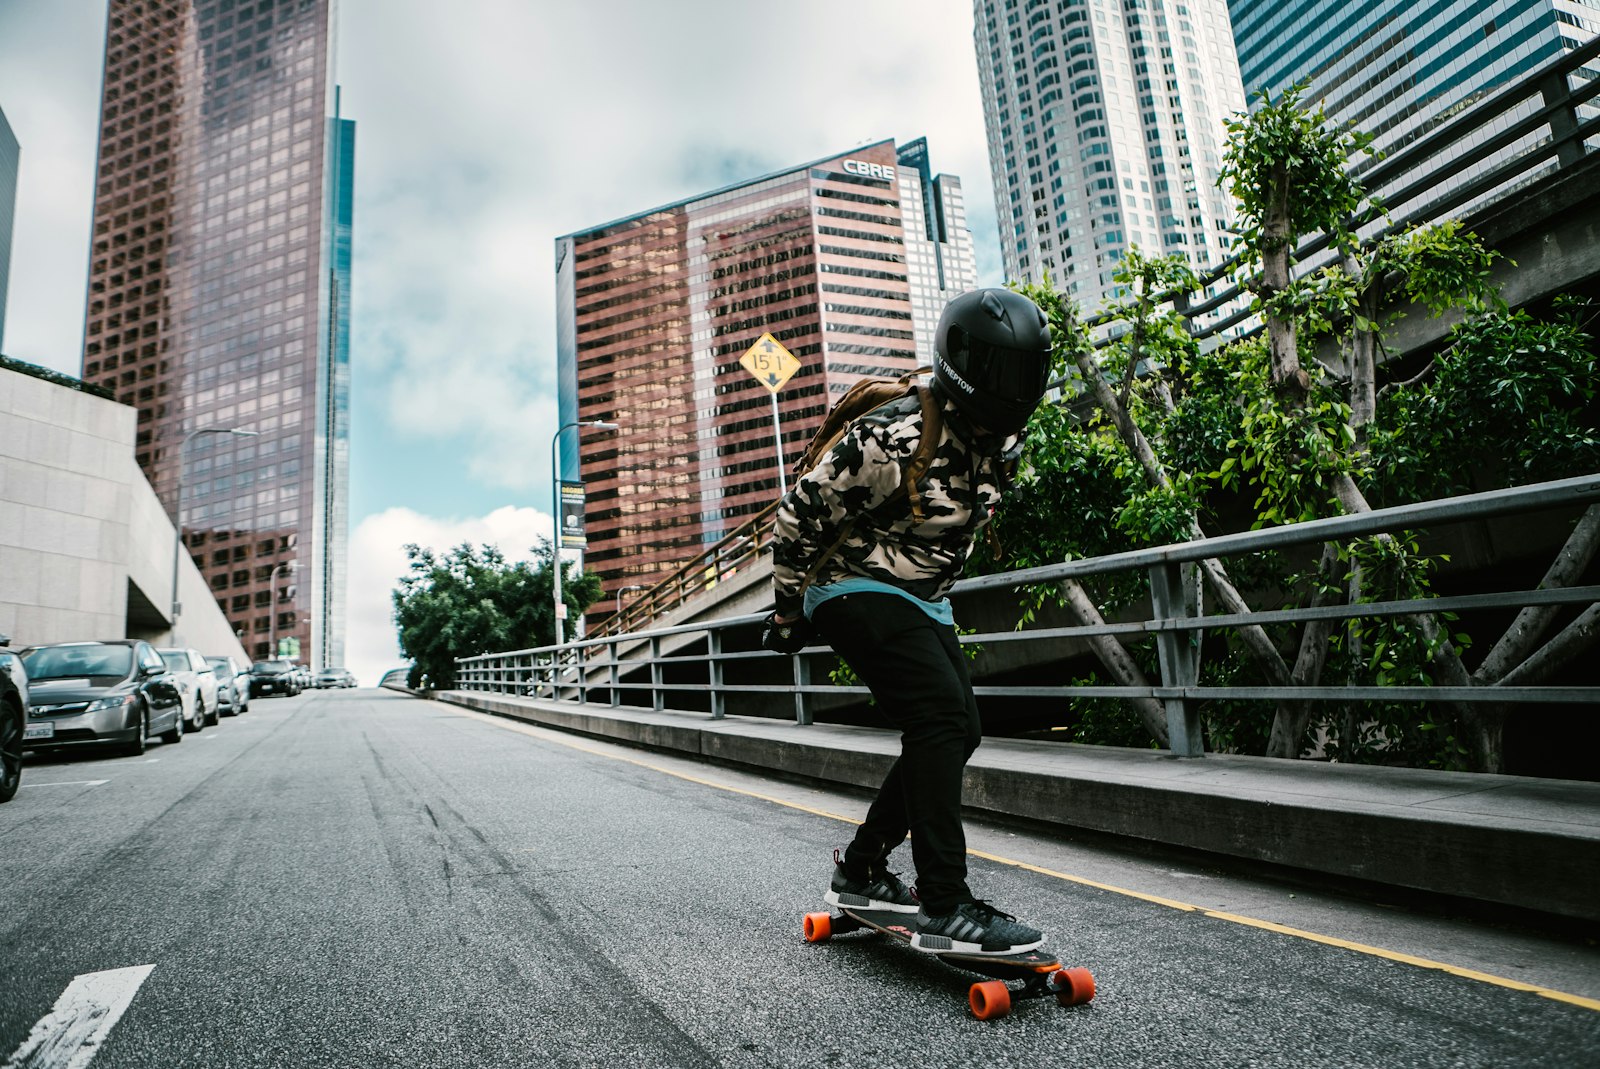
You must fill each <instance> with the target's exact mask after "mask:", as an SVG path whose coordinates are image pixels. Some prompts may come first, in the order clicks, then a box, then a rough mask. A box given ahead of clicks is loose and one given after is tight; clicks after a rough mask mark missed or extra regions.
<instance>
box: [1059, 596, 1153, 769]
mask: <svg viewBox="0 0 1600 1069" xmlns="http://www.w3.org/2000/svg"><path fill="white" fill-rule="evenodd" d="M1061 592H1062V593H1063V594H1064V595H1065V596H1066V601H1067V608H1068V610H1069V611H1070V612H1071V613H1072V615H1073V617H1074V618H1075V619H1076V620H1077V621H1078V623H1079V624H1083V625H1087V626H1089V627H1099V626H1101V625H1102V624H1104V623H1105V622H1106V621H1105V617H1103V616H1101V615H1100V609H1099V608H1098V607H1097V606H1096V605H1095V603H1094V600H1093V599H1092V598H1090V597H1089V594H1088V592H1087V591H1086V590H1084V589H1083V584H1081V583H1079V582H1078V581H1077V580H1076V579H1065V580H1062V583H1061ZM1084 641H1086V642H1088V643H1089V646H1090V648H1092V649H1093V650H1094V652H1095V656H1097V657H1099V658H1100V663H1101V664H1103V665H1105V668H1106V671H1107V672H1110V673H1111V678H1113V679H1115V680H1116V681H1117V684H1118V685H1119V686H1124V687H1148V686H1150V681H1149V680H1148V679H1146V678H1145V674H1144V672H1142V671H1140V669H1139V666H1138V665H1137V664H1136V663H1134V660H1133V657H1132V656H1130V655H1129V653H1128V651H1127V650H1126V649H1125V648H1124V647H1123V645H1122V643H1121V642H1118V641H1117V637H1116V636H1115V635H1095V636H1093V637H1092V638H1088V639H1085V640H1084ZM1129 701H1131V702H1132V703H1133V707H1134V709H1135V711H1137V712H1138V714H1139V720H1140V721H1141V722H1142V723H1143V724H1144V726H1145V730H1147V731H1149V732H1150V735H1151V737H1152V738H1154V739H1155V740H1156V742H1157V743H1159V744H1160V745H1161V746H1163V747H1165V746H1166V745H1167V711H1166V709H1165V708H1164V707H1163V706H1162V704H1161V703H1160V702H1159V701H1157V700H1156V699H1154V698H1130V699H1129Z"/></svg>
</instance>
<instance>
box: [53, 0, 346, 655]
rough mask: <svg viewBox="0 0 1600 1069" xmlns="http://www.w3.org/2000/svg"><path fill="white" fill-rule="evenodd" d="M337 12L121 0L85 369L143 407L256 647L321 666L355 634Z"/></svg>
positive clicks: (172, 492)
mask: <svg viewBox="0 0 1600 1069" xmlns="http://www.w3.org/2000/svg"><path fill="white" fill-rule="evenodd" d="M332 19H333V12H332V0H111V3H110V7H109V11H108V16H107V27H106V51H105V81H104V87H103V90H102V102H101V125H100V153H99V165H98V171H97V178H96V190H95V204H94V234H93V238H92V241H93V246H92V250H91V252H92V255H91V262H90V272H89V293H88V302H87V304H88V306H87V316H86V333H85V344H84V368H83V377H84V378H85V379H86V380H88V381H90V382H94V383H97V384H99V385H101V386H104V387H106V388H107V389H109V390H111V391H112V392H113V394H114V395H115V396H116V397H117V398H118V399H119V400H121V401H123V402H124V403H126V404H130V405H133V406H135V407H136V408H137V409H138V411H139V416H138V430H137V439H136V450H137V456H138V460H139V463H140V466H141V467H142V468H143V469H144V471H145V473H146V475H147V476H148V477H149V479H150V482H151V484H152V485H153V486H154V487H155V489H156V492H157V493H158V494H159V495H160V496H161V497H162V499H163V501H164V502H165V503H166V504H167V505H168V508H169V510H170V511H172V512H173V513H175V514H177V515H178V516H180V518H181V520H180V522H181V527H182V530H183V539H184V542H185V544H186V545H187V547H188V549H189V552H190V553H191V554H192V555H193V557H194V559H195V562H196V563H197V564H198V565H199V566H200V568H201V571H202V573H203V574H204V575H205V576H206V577H207V579H208V581H209V583H210V586H211V589H212V592H213V594H214V595H215V596H216V598H217V601H218V603H219V604H220V605H221V607H222V609H223V611H224V612H225V613H227V615H228V618H229V620H230V621H231V622H232V624H233V625H234V627H235V629H236V630H237V631H239V632H240V633H241V634H242V636H243V642H244V646H245V649H246V650H247V651H249V652H250V654H251V655H252V656H254V657H266V656H269V655H270V653H271V652H272V651H273V640H274V639H276V640H278V641H279V647H280V648H283V647H288V648H289V650H291V651H295V650H297V652H298V657H299V659H300V660H301V661H302V662H304V663H306V664H310V665H313V666H316V665H325V664H330V663H337V662H338V661H339V660H340V659H342V656H343V653H342V650H343V632H344V604H343V597H344V555H345V538H346V526H347V518H346V510H345V495H346V491H347V482H348V475H347V464H348V435H349V424H348V406H349V377H348V371H349V353H348V325H349V307H350V305H349V294H350V282H349V250H350V226H349V224H350V190H351V186H350V180H351V173H352V166H353V150H354V130H353V125H352V124H351V123H349V121H348V120H344V119H340V118H338V117H337V105H336V100H335V90H334V86H333V73H332V65H333V40H332V38H333V25H332ZM209 427H220V428H238V429H244V430H251V431H255V432H257V436H256V437H251V438H245V437H235V436H229V435H200V436H193V432H194V431H196V430H200V429H203V428H209ZM186 439H187V440H188V442H189V444H188V446H187V448H185V447H184V446H183V443H184V442H185V440H186ZM180 484H181V486H182V491H183V494H182V500H181V501H179V500H177V497H178V489H179V486H180ZM157 608H159V609H160V610H161V611H162V612H163V614H164V613H165V607H164V606H158V607H157ZM179 628H180V634H181V621H180V624H179ZM285 640H287V641H285Z"/></svg>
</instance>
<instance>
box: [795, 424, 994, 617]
mask: <svg viewBox="0 0 1600 1069" xmlns="http://www.w3.org/2000/svg"><path fill="white" fill-rule="evenodd" d="M921 439H922V409H921V405H920V404H919V402H918V401H917V398H916V396H915V395H914V394H913V395H911V396H909V397H906V398H903V399H901V400H899V401H893V402H891V403H889V404H887V405H884V406H883V407H882V408H880V409H877V410H876V411H874V412H871V413H868V414H867V415H865V416H862V417H861V418H860V419H858V420H856V422H855V423H854V424H852V425H851V427H850V429H849V430H847V431H846V432H845V435H844V437H843V438H841V439H839V442H838V444H836V445H835V446H834V447H833V449H832V450H830V451H829V452H828V453H827V454H826V455H825V456H824V457H823V458H822V459H821V461H819V462H818V464H817V466H816V467H815V468H813V469H812V470H811V471H810V472H808V473H806V475H805V476H804V477H803V478H801V479H800V480H799V481H797V482H796V483H795V484H794V486H792V487H791V488H790V489H789V493H788V494H787V495H785V496H784V498H783V500H782V502H780V504H779V506H778V515H777V520H776V521H775V523H774V525H773V536H774V544H773V551H772V576H773V587H774V595H775V599H774V600H775V603H776V607H777V610H778V612H780V613H782V614H784V615H792V614H794V613H798V612H799V611H800V608H801V602H802V599H803V593H804V586H805V579H806V576H807V574H808V573H809V572H810V571H811V570H812V569H813V568H814V567H816V565H817V562H818V561H819V560H821V559H822V558H823V556H824V555H825V554H826V553H827V552H828V550H829V548H830V547H832V546H833V545H834V543H835V542H838V541H839V537H840V535H841V533H843V532H844V530H845V527H846V526H847V525H848V524H850V522H851V520H852V519H853V520H854V521H855V523H854V526H853V527H851V528H850V530H849V533H848V535H846V536H845V538H844V540H843V542H841V543H840V544H839V548H838V550H837V552H835V553H834V554H833V556H832V557H830V558H829V559H828V560H827V561H826V562H825V563H823V565H822V567H821V568H820V570H818V572H817V574H816V576H815V577H814V578H813V579H812V582H813V583H815V584H817V585H825V584H828V583H837V582H839V581H840V580H842V579H847V578H852V577H864V578H867V579H876V580H878V581H879V582H883V583H889V584H891V585H893V586H897V587H899V588H901V589H902V590H905V591H907V592H908V593H911V594H914V595H915V596H917V597H919V598H922V599H924V600H926V601H936V600H938V599H939V598H941V597H943V596H944V594H945V592H946V591H948V590H949V589H950V587H951V586H952V585H953V584H954V583H955V581H956V580H957V579H959V578H960V577H961V573H962V571H963V570H964V568H965V565H966V561H967V557H968V556H969V555H970V554H971V552H972V546H973V542H974V540H975V538H976V536H977V534H978V532H979V531H981V530H982V529H983V526H984V525H985V524H987V523H988V522H989V518H990V516H991V514H992V513H993V512H994V509H995V506H996V505H998V504H999V502H1000V494H1001V491H1002V488H1003V486H1004V482H1005V472H1006V471H1007V470H1008V469H1009V468H1010V467H1011V466H1013V465H1014V463H1015V461H1016V458H1017V456H1018V455H1019V454H1020V452H1021V439H1020V438H1016V437H1013V438H1007V439H1005V440H1004V441H999V440H995V439H990V440H989V442H987V443H984V444H987V445H988V446H989V448H988V449H983V448H975V447H973V446H971V445H969V444H968V442H969V441H976V442H980V443H983V439H982V438H980V437H978V436H976V435H974V434H972V433H971V432H970V430H969V429H968V426H967V424H966V422H965V421H964V420H963V419H962V418H961V415H960V413H959V412H957V411H956V409H955V406H954V405H952V404H950V403H949V402H948V401H946V402H945V403H944V426H943V428H942V430H941V433H940V436H939V444H938V446H937V447H936V448H935V449H934V453H933V460H932V462H931V463H930V464H929V465H928V472H927V474H926V475H925V476H924V477H923V479H922V481H921V484H920V486H919V489H920V490H921V492H922V512H923V520H922V522H921V523H916V522H915V520H914V518H913V516H912V513H911V503H910V501H909V499H908V497H907V495H905V494H903V493H900V492H899V491H900V489H901V482H902V473H903V471H904V468H905V465H906V464H907V463H909V462H910V460H911V456H912V454H913V453H915V452H916V449H917V443H918V442H920V441H921Z"/></svg>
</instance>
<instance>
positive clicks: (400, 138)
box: [0, 0, 1001, 682]
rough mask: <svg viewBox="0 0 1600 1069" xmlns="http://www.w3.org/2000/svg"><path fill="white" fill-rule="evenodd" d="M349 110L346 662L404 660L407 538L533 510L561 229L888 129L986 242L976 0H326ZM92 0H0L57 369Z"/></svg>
mask: <svg viewBox="0 0 1600 1069" xmlns="http://www.w3.org/2000/svg"><path fill="white" fill-rule="evenodd" d="M337 8H338V11H339V20H338V52H337V57H338V58H337V75H338V81H339V83H340V85H341V86H342V87H343V112H344V115H345V116H346V117H347V118H353V119H355V120H356V123H357V130H356V138H357V145H356V203H355V231H354V233H355V238H354V241H355V263H354V277H353V282H352V286H353V291H354V292H353V342H352V362H353V376H354V397H353V401H352V405H353V412H352V445H351V473H350V475H351V478H350V483H351V509H350V516H351V532H350V539H351V580H350V605H349V627H350V634H349V641H350V655H349V660H350V667H351V668H352V669H353V670H355V671H356V673H357V674H358V675H359V676H360V677H361V678H362V679H363V681H365V682H372V681H373V680H374V679H375V678H376V676H377V675H378V674H379V673H380V672H381V671H382V670H384V669H386V668H388V667H392V666H394V665H396V664H398V663H400V658H399V653H398V650H397V648H396V646H395V641H394V630H393V625H392V624H391V622H390V620H389V611H390V609H389V593H390V591H391V590H393V588H394V586H395V582H396V580H397V579H398V577H399V576H400V575H401V573H402V572H403V571H404V560H405V558H404V553H403V552H402V550H401V546H402V545H404V543H406V542H418V543H421V544H424V545H430V546H433V547H434V548H436V549H443V548H446V547H448V546H450V545H454V544H458V543H460V542H461V541H463V540H470V541H473V542H478V543H482V542H494V543H496V544H498V545H499V546H500V548H501V549H502V550H503V551H504V552H505V553H506V554H507V556H509V557H520V556H525V555H527V550H528V548H529V547H530V546H531V544H532V542H533V540H534V539H535V538H536V537H538V536H539V535H540V534H548V532H549V530H550V518H549V509H550V504H549V503H550V438H551V435H552V433H553V432H554V430H555V427H556V418H555V413H556V401H555V304H554V266H553V265H554V240H555V238H556V237H557V236H558V235H561V234H566V233H570V232H573V231H576V230H582V229H587V228H589V227H592V226H595V225H597V224H600V223H604V222H607V221H609V220H611V219H615V218H618V217H621V216H627V215H633V214H636V213H638V212H640V211H643V210H645V209H648V208H651V207H654V206H656V205H660V204H665V203H670V202H672V201H676V200H680V199H683V198H686V197H692V196H696V195H698V194H701V193H704V192H707V191H709V190H712V189H716V188H718V187H720V186H723V185H727V184H729V183H732V182H739V181H744V180H747V179H750V178H754V177H756V176H758V175H762V174H765V173H767V172H770V171H776V170H781V169H784V168H788V167H791V166H794V165H796V164H800V163H804V162H806V161H807V160H811V159H815V158H818V157H821V156H826V155H830V154H832V153H836V152H842V151H845V150H848V149H850V148H853V147H855V146H857V145H860V144H864V143H867V142H873V141H879V140H882V139H884V138H894V139H895V140H897V141H899V142H901V143H904V142H907V141H911V140H913V139H915V138H917V137H922V136H926V137H927V138H928V141H929V149H930V151H931V154H932V162H933V167H934V170H935V171H943V172H946V173H949V174H954V175H957V176H959V177H960V178H961V180H962V183H963V185H964V186H965V189H966V193H967V196H966V202H967V210H968V214H969V223H970V225H971V226H972V230H973V238H974V241H975V243H976V246H977V250H978V266H979V276H980V281H981V282H983V283H984V284H998V283H999V282H1000V281H1001V279H1000V273H1001V272H1000V262H999V247H998V239H997V235H996V232H995V224H994V208H993V194H992V185H991V183H990V180H989V168H988V158H987V152H986V149H985V145H984V131H983V112H982V104H981V98H980V96H979V91H978V79H977V63H976V59H975V58H974V55H973V47H972V3H971V0H804V2H790V3H769V2H763V0H612V2H609V3H605V4H590V3H580V2H565V0H450V2H448V3H447V2H444V0H337ZM105 9H106V5H105V0H0V108H3V109H4V110H5V113H6V116H7V118H8V119H9V121H10V123H11V126H12V129H13V130H14V131H15V133H16V135H17V139H18V141H19V142H20V143H21V145H22V171H21V176H20V183H19V185H20V188H19V190H18V203H17V222H16V234H15V241H14V246H13V252H12V264H11V293H10V300H9V303H8V309H7V316H6V331H5V350H6V353H7V355H9V356H13V357H17V358H19V359H23V360H29V361H32V362H34V363H37V364H43V365H45V366H47V367H52V368H56V369H58V370H62V371H66V372H68V373H70V374H78V373H79V371H80V370H81V364H80V357H81V352H82V338H83V296H84V287H85V279H86V273H87V259H88V258H87V250H88V244H89V224H90V212H91V208H92V190H93V170H94V162H95V159H94V157H95V126H96V121H97V117H98V107H99V92H100V67H101V53H102V44H103V35H104V32H105Z"/></svg>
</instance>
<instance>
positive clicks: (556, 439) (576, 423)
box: [550, 419, 618, 646]
mask: <svg viewBox="0 0 1600 1069" xmlns="http://www.w3.org/2000/svg"><path fill="white" fill-rule="evenodd" d="M573 427H594V428H596V429H597V430H603V431H614V430H617V429H618V428H617V425H616V424H615V423H607V422H606V421H605V420H603V419H579V420H573V421H572V422H571V423H563V424H562V425H561V426H560V427H558V428H556V433H555V434H553V435H551V436H550V481H551V484H552V485H551V495H550V496H551V499H552V503H553V505H554V510H553V511H552V512H551V513H550V517H551V520H552V522H553V523H554V524H555V535H556V538H555V544H554V545H552V546H551V547H550V568H551V571H552V572H553V573H554V579H555V583H554V586H555V610H556V645H557V646H559V645H561V644H562V643H563V642H564V641H566V640H565V638H564V636H563V635H562V630H563V629H562V626H561V625H562V623H563V622H564V621H565V620H566V616H567V606H566V603H565V602H563V601H562V600H561V436H562V435H563V434H565V433H566V432H567V431H568V430H570V429H572V428H573Z"/></svg>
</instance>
